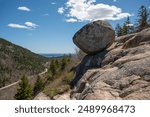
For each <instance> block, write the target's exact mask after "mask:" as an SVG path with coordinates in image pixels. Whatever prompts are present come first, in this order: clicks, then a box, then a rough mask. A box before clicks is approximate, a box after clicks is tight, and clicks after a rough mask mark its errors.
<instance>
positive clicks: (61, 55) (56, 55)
mask: <svg viewBox="0 0 150 117" xmlns="http://www.w3.org/2000/svg"><path fill="white" fill-rule="evenodd" d="M39 55H42V56H44V57H47V58H61V57H64V56H71V55H72V54H54V53H53V54H52V53H49V54H48V53H47V54H39Z"/></svg>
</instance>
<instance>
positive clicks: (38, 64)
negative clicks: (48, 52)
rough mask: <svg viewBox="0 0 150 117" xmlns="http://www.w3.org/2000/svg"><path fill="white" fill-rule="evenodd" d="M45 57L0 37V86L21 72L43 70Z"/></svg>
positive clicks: (30, 73)
mask: <svg viewBox="0 0 150 117" xmlns="http://www.w3.org/2000/svg"><path fill="white" fill-rule="evenodd" d="M47 61H48V59H47V58H46V57H43V56H40V55H38V54H35V53H33V52H31V51H29V50H27V49H25V48H22V47H20V46H17V45H15V44H12V43H11V42H8V41H6V40H5V39H2V38H0V87H3V86H5V85H6V84H10V83H12V82H15V81H17V80H18V79H20V77H21V76H22V75H23V74H26V75H34V74H37V73H40V72H41V71H44V69H45V67H44V65H45V63H46V62H47Z"/></svg>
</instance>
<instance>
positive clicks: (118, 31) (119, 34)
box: [115, 24, 122, 37]
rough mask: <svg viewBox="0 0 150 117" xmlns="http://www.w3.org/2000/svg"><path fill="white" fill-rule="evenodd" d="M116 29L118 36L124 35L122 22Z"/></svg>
mask: <svg viewBox="0 0 150 117" xmlns="http://www.w3.org/2000/svg"><path fill="white" fill-rule="evenodd" d="M115 31H116V36H117V37H119V36H121V35H122V28H121V26H120V24H117V25H116V28H115Z"/></svg>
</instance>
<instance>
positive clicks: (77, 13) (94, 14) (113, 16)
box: [58, 0, 132, 22]
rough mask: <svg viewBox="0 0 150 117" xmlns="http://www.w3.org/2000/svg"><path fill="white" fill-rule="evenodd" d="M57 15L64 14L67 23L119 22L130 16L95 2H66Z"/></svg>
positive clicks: (93, 0)
mask: <svg viewBox="0 0 150 117" xmlns="http://www.w3.org/2000/svg"><path fill="white" fill-rule="evenodd" d="M58 13H60V14H64V15H65V16H66V21H67V22H83V21H93V20H120V19H123V18H126V17H128V16H132V15H131V14H130V13H124V12H123V11H122V9H121V8H119V7H116V6H113V5H108V4H103V3H96V0H68V1H67V2H66V3H65V4H64V7H60V8H59V9H58Z"/></svg>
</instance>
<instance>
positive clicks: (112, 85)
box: [71, 28, 150, 100]
mask: <svg viewBox="0 0 150 117" xmlns="http://www.w3.org/2000/svg"><path fill="white" fill-rule="evenodd" d="M87 61H89V62H87ZM96 63H97V64H96ZM92 65H93V66H92ZM76 71H77V72H76V76H75V77H74V80H73V82H74V88H73V90H72V92H71V97H72V98H73V99H77V100H93V99H95V100H99V99H100V100H105V99H119V100H130V99H134V100H137V99H139V100H149V99H150V28H147V29H145V30H143V31H141V32H139V33H135V34H132V35H126V36H122V37H119V38H117V39H116V41H115V42H114V43H113V44H112V45H111V46H110V47H109V48H107V49H106V50H104V51H102V52H99V53H97V54H95V55H90V56H89V55H87V56H85V58H84V59H83V60H82V62H81V63H80V65H78V67H77V70H76Z"/></svg>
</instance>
